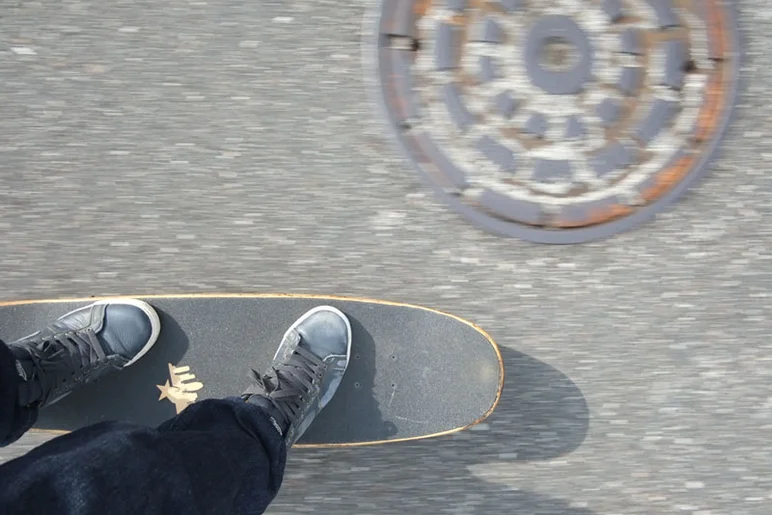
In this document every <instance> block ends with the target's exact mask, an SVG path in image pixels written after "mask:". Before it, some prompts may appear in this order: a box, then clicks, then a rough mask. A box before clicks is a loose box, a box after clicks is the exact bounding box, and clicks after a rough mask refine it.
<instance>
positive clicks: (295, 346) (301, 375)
mask: <svg viewBox="0 0 772 515" xmlns="http://www.w3.org/2000/svg"><path fill="white" fill-rule="evenodd" d="M350 353H351V324H350V323H349V321H348V318H346V315H344V314H343V313H341V312H340V311H339V310H338V309H336V308H333V307H331V306H319V307H316V308H314V309H312V310H310V311H308V312H307V313H306V314H304V315H303V316H302V317H300V318H299V319H298V320H297V321H296V322H295V323H294V324H292V326H291V327H290V328H289V329H288V330H287V332H286V333H285V335H284V338H282V341H281V344H280V345H279V348H278V350H277V351H276V354H275V355H274V357H273V363H272V364H271V366H270V368H269V369H268V371H267V372H266V373H264V374H262V375H260V374H258V373H257V372H255V371H254V370H253V371H252V375H253V379H254V383H253V384H252V385H250V387H249V388H247V390H246V391H245V392H244V393H243V394H242V399H244V400H246V401H247V402H249V403H252V404H256V405H258V406H260V407H262V408H263V409H264V410H265V411H266V412H267V413H268V415H269V416H270V417H271V421H272V422H273V425H274V426H275V427H276V429H277V430H278V431H279V433H281V434H282V435H283V436H284V440H285V442H286V443H287V445H288V446H292V445H293V444H294V443H295V442H297V441H298V440H299V439H300V437H301V436H303V433H305V432H306V430H307V429H308V427H309V426H310V425H311V422H313V420H314V418H316V415H317V414H318V413H319V411H321V409H322V408H324V407H325V406H326V405H327V404H328V403H329V402H330V399H331V398H332V396H333V395H334V394H335V391H336V390H337V389H338V386H339V385H340V382H341V380H342V379H343V374H344V373H345V372H346V368H347V367H348V362H349V355H350Z"/></svg>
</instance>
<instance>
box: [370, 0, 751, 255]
mask: <svg viewBox="0 0 772 515" xmlns="http://www.w3.org/2000/svg"><path fill="white" fill-rule="evenodd" d="M729 4H730V3H729V2H726V1H725V0H489V1H486V0H434V1H431V0H383V3H382V4H381V6H380V9H381V10H380V19H379V21H378V49H377V52H378V55H377V63H378V74H379V83H380V93H381V98H382V100H383V104H384V106H385V108H386V112H387V114H388V116H389V119H390V121H391V123H392V124H393V126H394V129H395V132H396V134H397V137H398V139H399V141H400V143H401V145H402V146H403V148H404V149H405V151H406V152H407V154H408V155H409V157H410V158H411V159H412V160H413V161H414V162H415V164H416V166H417V168H418V169H419V170H420V172H422V174H423V175H424V176H425V177H426V178H427V179H428V180H429V181H430V183H431V184H432V185H433V186H434V187H436V188H437V189H438V190H439V191H440V192H441V193H442V195H443V197H444V198H445V200H446V201H447V202H448V203H449V204H450V206H451V207H452V208H453V209H455V210H456V211H458V212H459V213H461V214H462V215H463V216H465V217H466V218H467V219H468V220H470V221H471V222H473V223H475V224H477V225H479V226H480V227H482V228H484V229H486V230H488V231H491V232H494V233H496V234H499V235H506V236H516V237H519V238H523V239H526V240H531V241H535V242H541V243H578V242H583V241H588V240H594V239H599V238H605V237H608V236H610V235H612V234H614V233H617V232H619V231H622V230H627V229H629V228H631V227H633V226H635V225H638V224H639V223H641V222H643V221H645V220H647V219H649V218H650V217H652V216H653V215H654V214H655V213H656V212H657V211H659V210H661V209H662V208H664V207H665V206H666V205H667V204H669V203H671V202H673V201H674V200H675V198H676V197H677V196H678V195H679V194H681V193H682V192H683V191H684V190H685V189H686V188H687V187H688V186H689V185H690V184H691V182H692V181H693V180H694V179H695V178H696V177H697V175H698V174H699V173H700V172H701V171H703V170H704V169H705V168H706V165H707V163H708V160H709V158H710V155H711V154H712V153H713V151H714V150H715V149H716V146H717V144H718V141H719V140H720V138H721V136H722V133H723V131H724V129H725V126H726V124H727V121H728V118H729V114H730V111H731V110H732V107H733V102H734V96H735V92H736V87H737V76H738V67H739V48H738V46H739V43H738V42H739V39H738V33H737V27H736V20H735V13H734V12H733V7H732V6H731V5H729Z"/></svg>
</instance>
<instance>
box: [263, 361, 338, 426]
mask: <svg viewBox="0 0 772 515" xmlns="http://www.w3.org/2000/svg"><path fill="white" fill-rule="evenodd" d="M326 368H327V365H326V364H325V363H324V362H323V361H322V360H321V358H319V357H318V356H317V355H316V354H314V353H312V352H311V351H309V350H307V349H304V348H303V347H297V348H295V351H294V352H293V353H292V355H290V357H289V359H288V360H287V361H286V362H284V363H281V364H280V365H278V366H274V367H271V368H270V369H269V370H268V372H266V373H265V374H264V375H260V374H259V373H257V371H255V370H254V369H252V372H251V374H250V375H251V376H252V379H253V381H254V382H255V385H253V388H250V390H252V391H250V392H249V393H250V394H262V395H264V396H265V397H267V398H268V399H269V400H271V401H272V403H273V405H274V406H275V407H276V409H277V410H279V412H280V413H281V415H282V416H284V417H285V419H286V420H288V421H295V420H296V419H297V416H298V414H299V413H300V410H301V409H302V407H303V404H304V403H305V400H306V397H305V395H306V394H307V393H308V392H309V391H310V390H311V388H312V387H313V386H314V384H315V383H316V382H318V381H320V380H321V379H322V377H324V370H325V369H326ZM254 386H257V389H256V390H255V389H254Z"/></svg>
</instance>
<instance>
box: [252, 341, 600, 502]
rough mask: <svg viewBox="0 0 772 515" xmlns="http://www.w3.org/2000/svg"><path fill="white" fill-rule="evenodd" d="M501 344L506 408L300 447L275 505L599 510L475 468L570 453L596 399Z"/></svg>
mask: <svg viewBox="0 0 772 515" xmlns="http://www.w3.org/2000/svg"><path fill="white" fill-rule="evenodd" d="M501 352H502V356H503V358H504V364H505V367H506V383H505V385H504V391H503V393H502V397H501V401H500V403H499V406H498V408H497V409H496V411H495V412H494V413H493V414H492V415H491V416H490V417H489V418H488V419H487V420H486V421H485V422H483V424H481V425H480V426H477V427H475V428H473V429H474V430H468V431H464V432H461V433H457V434H455V435H450V436H447V437H441V438H433V439H427V440H419V441H414V442H404V443H395V444H386V445H380V446H375V447H361V448H351V449H339V450H337V449H336V450H326V451H325V450H315V449H313V450H312V449H302V450H298V451H296V452H294V453H292V454H291V455H290V459H289V461H288V464H287V469H286V475H285V479H284V484H283V486H282V490H281V492H280V494H279V496H278V497H277V498H276V499H275V501H274V503H273V504H272V505H271V506H270V508H269V510H268V511H267V512H266V513H270V514H274V515H278V514H285V513H287V514H288V513H297V512H300V511H304V510H312V511H314V512H318V513H368V514H372V515H378V514H390V515H391V514H394V513H402V512H404V513H415V514H443V513H447V514H459V513H464V514H472V515H477V514H479V515H483V514H485V515H488V514H490V513H538V514H541V515H592V513H593V512H592V511H591V510H588V509H586V508H582V507H576V506H572V505H571V502H570V500H564V499H559V498H552V497H547V496H545V495H542V494H539V493H536V492H530V491H527V490H522V489H520V488H519V485H518V484H517V479H511V478H510V479H507V478H505V477H502V478H501V481H500V482H496V483H494V482H489V481H487V480H484V479H481V478H480V477H479V476H478V475H477V474H475V473H473V472H472V471H473V470H474V469H477V470H480V469H481V468H483V469H484V468H485V467H486V466H491V471H493V470H494V469H493V467H492V466H493V465H495V467H496V469H499V470H501V469H502V468H504V469H506V467H507V463H510V464H511V465H512V469H511V473H512V475H513V476H514V477H517V476H516V475H517V473H518V471H517V467H516V465H517V462H524V461H534V460H549V459H552V458H556V457H559V456H561V455H564V454H567V453H570V452H571V451H573V450H574V449H576V448H577V447H578V446H579V445H581V443H582V442H583V441H584V438H585V436H586V434H587V429H588V425H589V423H588V420H589V412H588V408H587V403H586V401H585V400H584V396H583V395H582V392H581V391H580V390H579V388H578V387H577V386H576V385H575V384H574V383H573V382H572V381H571V380H570V379H569V378H568V377H566V376H565V375H563V374H562V373H561V372H559V371H558V370H556V369H555V368H553V367H551V366H549V365H547V364H546V363H543V362H541V361H539V360H537V359H534V358H532V357H530V356H527V355H525V354H523V353H520V352H517V351H514V350H509V349H506V348H502V349H501ZM557 479H558V478H556V480H557ZM341 485H345V487H344V488H341ZM331 492H334V495H332V494H331ZM558 495H559V492H558Z"/></svg>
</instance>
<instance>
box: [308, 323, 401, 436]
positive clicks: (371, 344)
mask: <svg viewBox="0 0 772 515" xmlns="http://www.w3.org/2000/svg"><path fill="white" fill-rule="evenodd" d="M346 316H347V317H348V319H349V322H350V323H351V337H352V344H351V359H350V361H349V366H348V370H346V374H345V375H344V376H343V381H342V382H341V384H340V386H339V387H338V390H337V392H336V393H335V396H333V398H332V400H331V401H330V403H329V404H328V405H327V406H326V407H325V408H324V409H323V410H322V411H321V412H319V415H318V416H317V418H316V420H314V423H313V424H312V425H311V427H309V429H308V431H307V432H306V433H305V434H304V435H303V437H302V438H301V439H300V440H299V441H298V443H299V444H314V443H319V442H325V443H338V442H351V441H356V442H363V441H364V442H368V441H378V440H386V439H388V438H389V437H390V436H393V435H395V434H396V433H397V427H396V426H395V425H394V424H393V423H392V422H388V421H385V420H384V419H383V415H382V413H381V410H380V408H379V407H378V401H377V399H376V398H375V395H374V389H375V372H376V363H375V362H376V352H375V341H374V339H373V337H372V335H371V334H370V333H369V332H368V331H367V330H366V329H365V328H364V326H363V325H362V324H361V323H360V322H359V320H357V319H356V318H355V317H354V316H352V315H351V314H350V313H347V314H346Z"/></svg>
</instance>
